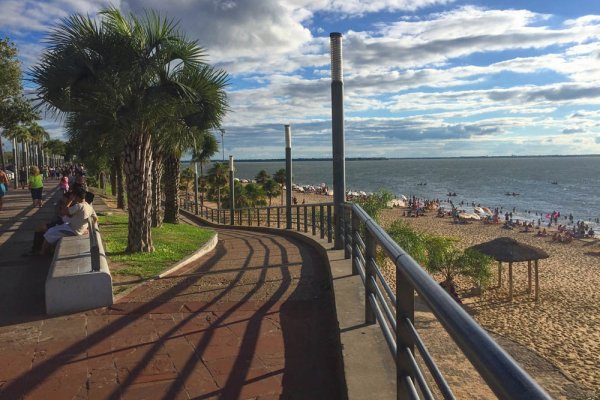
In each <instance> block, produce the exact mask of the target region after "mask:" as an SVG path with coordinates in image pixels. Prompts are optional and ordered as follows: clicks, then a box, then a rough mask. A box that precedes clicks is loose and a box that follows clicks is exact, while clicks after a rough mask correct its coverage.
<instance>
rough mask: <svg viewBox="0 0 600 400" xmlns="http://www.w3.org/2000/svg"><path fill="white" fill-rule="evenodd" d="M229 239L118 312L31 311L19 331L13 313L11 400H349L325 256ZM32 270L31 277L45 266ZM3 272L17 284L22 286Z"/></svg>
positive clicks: (147, 287)
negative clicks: (45, 313) (64, 313)
mask: <svg viewBox="0 0 600 400" xmlns="http://www.w3.org/2000/svg"><path fill="white" fill-rule="evenodd" d="M15 204H16V203H15ZM17 211H18V210H12V212H13V213H15V212H17ZM28 213H29V212H28ZM17 214H18V213H17ZM26 215H29V214H26ZM42 216H43V215H41V214H40V215H39V216H38V217H39V218H42ZM30 217H31V216H30ZM19 218H22V217H19ZM36 218H37V217H36ZM36 218H33V219H36ZM22 223H23V224H24V222H22ZM2 226H3V229H4V223H3V225H2ZM7 226H8V228H11V226H12V225H11V223H10V222H9V223H8V225H7ZM21 229H25V228H24V226H23V225H21V226H19V229H17V231H20V230H21ZM218 233H219V244H218V245H217V248H216V249H214V250H213V251H212V252H210V253H208V254H207V255H205V256H204V257H202V258H201V259H200V260H198V261H197V262H195V263H193V264H192V265H190V266H188V267H186V268H183V269H181V270H179V271H178V272H177V275H176V276H172V277H168V278H165V279H161V280H155V281H150V282H147V283H146V284H144V285H143V286H141V287H139V288H137V289H136V290H134V291H132V292H131V293H129V294H128V295H127V296H126V297H124V298H123V299H122V300H120V301H119V302H118V303H116V304H115V305H114V306H113V307H111V308H107V309H98V310H94V311H90V312H86V313H79V314H73V315H67V316H61V317H55V318H46V317H45V316H43V315H40V314H39V313H38V314H36V313H35V308H31V310H30V311H29V312H28V314H27V315H20V316H19V318H20V319H19V321H20V322H19V323H16V322H15V321H16V319H15V317H16V316H17V314H18V313H15V312H12V314H11V313H8V314H6V315H4V314H5V310H4V308H3V309H2V312H3V314H2V321H3V323H2V325H3V327H0V360H1V361H2V362H0V398H1V399H18V398H26V399H191V398H193V399H217V398H219V399H275V398H284V399H338V398H344V396H345V389H344V388H343V387H344V385H343V382H342V381H343V378H341V376H342V374H341V360H340V347H339V338H338V333H337V332H338V330H337V321H336V318H335V312H334V304H333V299H332V293H331V284H330V279H329V272H328V271H327V270H326V268H325V263H324V262H323V260H322V259H320V256H319V255H318V253H317V252H316V251H315V250H314V249H312V248H310V247H308V246H306V245H304V244H302V243H301V242H299V241H296V240H295V239H291V238H287V237H284V236H279V235H272V234H266V233H257V232H247V231H242V230H219V232H218ZM26 236H27V234H24V236H23V237H24V238H25V237H26ZM5 243H6V242H5ZM5 243H3V242H0V250H1V251H2V253H1V254H4V250H5V247H4V246H5ZM2 258H4V257H2ZM11 259H14V258H11ZM24 260H25V261H23V259H21V260H20V264H21V265H20V267H21V268H23V267H24V266H26V267H27V268H34V267H33V265H32V264H34V261H35V262H38V261H36V260H33V259H30V258H26V259H24ZM41 261H43V260H41ZM46 262H49V260H46ZM38 263H39V262H38ZM30 264H31V265H30ZM0 265H1V266H2V268H1V269H2V270H3V271H4V270H5V269H6V271H5V272H4V274H5V275H6V276H5V277H7V278H10V276H11V273H12V275H18V274H16V271H17V268H18V267H16V266H15V267H11V266H8V264H0ZM46 270H47V267H46ZM41 272H43V271H40V273H41ZM23 274H26V272H24V273H22V274H21V275H20V278H18V279H17V280H18V281H19V282H24V281H26V280H27V279H26V276H25V275H23ZM9 280H10V279H9ZM4 286H5V284H4V283H1V282H0V288H1V289H3V288H4ZM17 286H18V285H17ZM34 289H35V288H32V289H31V290H34ZM12 293H13V294H15V291H13V292H12ZM21 297H23V296H21ZM30 297H33V298H38V297H39V293H36V294H35V295H34V294H31V296H30ZM42 298H43V297H42ZM13 303H14V302H13ZM30 303H31V304H34V303H35V302H34V301H30Z"/></svg>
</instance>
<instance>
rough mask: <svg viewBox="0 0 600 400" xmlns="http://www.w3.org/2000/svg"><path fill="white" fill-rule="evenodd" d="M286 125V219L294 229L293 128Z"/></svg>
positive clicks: (288, 227)
mask: <svg viewBox="0 0 600 400" xmlns="http://www.w3.org/2000/svg"><path fill="white" fill-rule="evenodd" d="M284 127H285V220H286V225H285V227H286V229H292V130H291V128H290V126H289V125H284Z"/></svg>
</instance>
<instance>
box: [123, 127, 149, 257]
mask: <svg viewBox="0 0 600 400" xmlns="http://www.w3.org/2000/svg"><path fill="white" fill-rule="evenodd" d="M124 156H125V164H124V165H125V174H126V175H127V208H128V210H129V223H128V226H127V227H128V235H127V249H126V251H127V252H129V253H137V252H152V251H154V246H153V245H152V232H151V231H150V225H151V222H152V221H151V212H152V181H151V178H150V175H151V173H152V162H153V159H152V141H151V137H150V133H149V132H147V131H146V132H136V133H133V134H130V135H129V137H128V138H127V143H126V144H125V154H124Z"/></svg>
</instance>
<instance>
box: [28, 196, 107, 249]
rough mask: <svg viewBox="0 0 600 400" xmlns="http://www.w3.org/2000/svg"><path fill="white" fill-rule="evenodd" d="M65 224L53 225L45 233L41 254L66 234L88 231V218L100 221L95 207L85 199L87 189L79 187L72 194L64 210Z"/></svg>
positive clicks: (95, 221) (80, 233)
mask: <svg viewBox="0 0 600 400" xmlns="http://www.w3.org/2000/svg"><path fill="white" fill-rule="evenodd" d="M63 215H64V218H63V220H64V224H62V225H56V226H53V227H51V228H50V229H48V230H47V231H46V233H44V243H43V244H42V250H41V252H40V253H41V255H44V254H47V253H48V251H49V249H50V246H54V245H55V244H56V243H57V242H58V241H59V240H60V239H62V238H63V237H65V236H81V235H84V234H85V233H87V229H88V226H87V224H88V218H90V217H91V218H92V222H93V223H94V224H97V223H98V217H97V216H96V212H95V211H94V208H93V207H92V206H91V205H89V204H88V203H86V201H85V190H83V188H81V187H78V188H75V189H74V190H73V192H72V194H71V200H70V201H69V202H68V203H67V205H66V207H65V209H64V210H63Z"/></svg>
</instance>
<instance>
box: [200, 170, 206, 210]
mask: <svg viewBox="0 0 600 400" xmlns="http://www.w3.org/2000/svg"><path fill="white" fill-rule="evenodd" d="M202 164H203V162H202V161H200V182H204V171H202ZM205 190H206V185H203V186H202V193H200V207H204V191H205Z"/></svg>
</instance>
